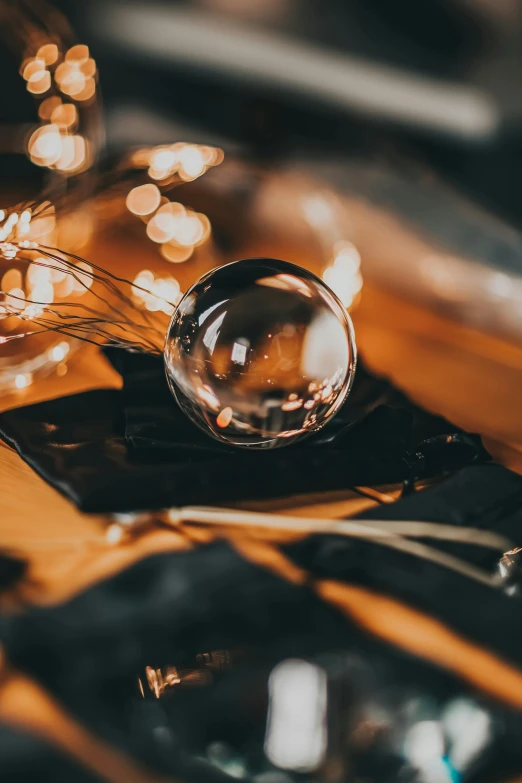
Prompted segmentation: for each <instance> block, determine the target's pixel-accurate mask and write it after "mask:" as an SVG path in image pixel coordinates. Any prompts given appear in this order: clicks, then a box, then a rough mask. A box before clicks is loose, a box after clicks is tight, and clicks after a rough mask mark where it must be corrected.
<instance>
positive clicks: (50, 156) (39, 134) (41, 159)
mask: <svg viewBox="0 0 522 783" xmlns="http://www.w3.org/2000/svg"><path fill="white" fill-rule="evenodd" d="M28 148H29V155H30V157H31V160H32V162H33V163H35V164H36V165H37V166H51V165H53V164H54V163H56V162H57V161H58V160H59V159H60V155H61V154H62V137H61V136H60V130H59V128H58V126H57V125H54V124H50V125H43V126H42V127H41V128H37V129H36V130H35V131H34V133H33V134H32V136H31V138H30V139H29V145H28Z"/></svg>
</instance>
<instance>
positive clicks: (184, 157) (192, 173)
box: [179, 145, 207, 181]
mask: <svg viewBox="0 0 522 783" xmlns="http://www.w3.org/2000/svg"><path fill="white" fill-rule="evenodd" d="M206 169H207V166H206V164H205V160H204V157H203V154H202V152H201V150H200V149H199V147H196V146H193V145H190V146H189V145H186V146H185V147H184V148H183V149H182V150H181V152H180V153H179V175H180V177H181V178H182V179H184V180H186V181H189V180H193V179H197V178H198V177H201V175H202V174H204V173H205V171H206Z"/></svg>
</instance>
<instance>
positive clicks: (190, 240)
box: [169, 211, 205, 247]
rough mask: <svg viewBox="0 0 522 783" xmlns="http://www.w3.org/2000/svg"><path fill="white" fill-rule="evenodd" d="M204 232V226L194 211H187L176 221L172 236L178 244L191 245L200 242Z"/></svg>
mask: <svg viewBox="0 0 522 783" xmlns="http://www.w3.org/2000/svg"><path fill="white" fill-rule="evenodd" d="M204 234H205V227H204V225H203V223H202V222H201V221H200V219H199V216H198V215H197V214H196V213H195V212H188V211H187V214H186V215H185V216H184V217H183V218H182V219H181V220H180V221H179V222H178V224H177V226H176V229H175V232H174V235H173V237H169V239H174V240H175V241H176V242H177V244H178V245H182V246H183V247H192V246H193V245H197V244H199V243H200V242H201V240H202V239H203V237H204Z"/></svg>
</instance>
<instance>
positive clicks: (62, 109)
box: [47, 98, 78, 130]
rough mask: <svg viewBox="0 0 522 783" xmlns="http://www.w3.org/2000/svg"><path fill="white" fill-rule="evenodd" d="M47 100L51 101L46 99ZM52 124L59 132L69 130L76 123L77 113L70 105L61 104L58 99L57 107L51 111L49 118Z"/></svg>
mask: <svg viewBox="0 0 522 783" xmlns="http://www.w3.org/2000/svg"><path fill="white" fill-rule="evenodd" d="M47 100H51V99H50V98H48V99H47ZM49 119H50V120H51V122H52V123H54V124H55V125H57V126H58V128H60V129H61V130H69V129H70V128H72V127H73V126H74V125H76V123H77V122H78V111H77V110H76V106H74V104H72V103H63V104H62V102H61V100H60V98H58V103H57V105H56V106H55V107H54V108H53V109H52V112H51V115H50V117H49Z"/></svg>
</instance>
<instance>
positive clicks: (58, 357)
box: [49, 342, 70, 362]
mask: <svg viewBox="0 0 522 783" xmlns="http://www.w3.org/2000/svg"><path fill="white" fill-rule="evenodd" d="M69 350H70V349H69V344H68V343H66V342H62V343H58V345H55V346H54V347H53V348H51V350H50V351H49V356H50V358H51V359H52V361H53V362H62V361H63V360H64V359H65V357H66V356H67V354H68V353H69Z"/></svg>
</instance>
